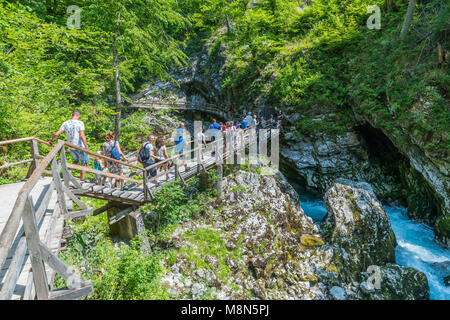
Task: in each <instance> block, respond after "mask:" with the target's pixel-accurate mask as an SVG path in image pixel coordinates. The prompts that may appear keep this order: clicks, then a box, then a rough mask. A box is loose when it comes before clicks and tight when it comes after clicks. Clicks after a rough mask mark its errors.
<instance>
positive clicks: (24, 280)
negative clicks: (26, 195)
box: [0, 178, 64, 300]
mask: <svg viewBox="0 0 450 320" xmlns="http://www.w3.org/2000/svg"><path fill="white" fill-rule="evenodd" d="M24 184H25V183H24V182H22V183H14V184H8V185H0V233H1V232H2V231H3V229H4V227H5V224H6V222H7V221H8V218H9V215H10V213H11V211H12V209H13V207H14V204H15V201H16V197H15V195H17V194H18V193H19V191H20V189H21V188H22V187H23V186H24ZM54 191H55V189H54V185H53V183H52V179H51V178H42V179H40V180H39V182H38V183H37V185H36V187H35V188H34V189H33V192H32V193H31V196H32V199H33V206H34V210H35V212H36V213H37V215H40V212H39V208H42V209H41V211H42V218H41V219H40V221H39V223H38V229H39V237H40V239H42V241H43V242H44V243H45V244H46V245H47V246H48V247H49V249H50V250H51V251H52V252H53V253H55V254H58V252H59V250H60V248H61V238H62V233H63V227H64V217H63V216H62V215H61V214H60V210H59V208H58V206H57V205H56V201H57V196H56V192H54ZM46 202H48V205H46V204H45V203H46ZM24 239H25V237H24V236H23V223H20V226H19V230H18V231H17V233H16V235H15V240H14V243H13V246H12V247H11V250H10V251H9V253H8V256H7V259H6V262H5V264H4V265H3V267H2V269H1V270H0V292H1V293H0V298H4V296H3V297H2V295H4V294H6V288H3V284H4V282H5V278H6V276H7V271H8V270H9V268H10V266H11V264H17V265H18V268H19V269H20V271H19V272H20V274H19V277H18V279H17V282H16V285H15V288H14V289H13V290H12V296H11V297H10V298H11V299H12V300H20V299H26V300H28V299H30V298H31V296H32V295H33V276H32V273H31V272H30V271H31V260H30V256H29V253H28V250H26V246H25V240H24ZM24 248H25V250H24ZM20 251H23V252H24V253H23V254H19V256H20V257H21V258H20V259H18V255H17V253H18V252H20ZM15 255H16V259H15V260H14V261H13V257H14V256H15ZM46 271H47V279H48V284H49V286H51V283H52V281H53V279H54V275H55V273H54V270H53V269H51V268H47V270H46Z"/></svg>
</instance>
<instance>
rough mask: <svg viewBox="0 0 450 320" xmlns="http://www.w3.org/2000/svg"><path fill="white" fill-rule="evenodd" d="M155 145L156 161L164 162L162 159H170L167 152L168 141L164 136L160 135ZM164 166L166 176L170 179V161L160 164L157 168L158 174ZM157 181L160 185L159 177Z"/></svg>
mask: <svg viewBox="0 0 450 320" xmlns="http://www.w3.org/2000/svg"><path fill="white" fill-rule="evenodd" d="M155 146H156V156H155V157H154V158H155V160H156V163H158V162H162V161H165V160H167V159H169V155H168V154H167V148H166V143H165V142H164V139H163V138H161V137H158V139H156V145H155ZM162 168H164V170H165V171H166V178H167V180H168V179H169V162H168V161H166V162H164V163H163V164H162V165H160V166H158V168H157V170H156V175H158V174H159V171H160V170H161V169H162ZM155 183H156V184H157V185H159V183H158V179H155Z"/></svg>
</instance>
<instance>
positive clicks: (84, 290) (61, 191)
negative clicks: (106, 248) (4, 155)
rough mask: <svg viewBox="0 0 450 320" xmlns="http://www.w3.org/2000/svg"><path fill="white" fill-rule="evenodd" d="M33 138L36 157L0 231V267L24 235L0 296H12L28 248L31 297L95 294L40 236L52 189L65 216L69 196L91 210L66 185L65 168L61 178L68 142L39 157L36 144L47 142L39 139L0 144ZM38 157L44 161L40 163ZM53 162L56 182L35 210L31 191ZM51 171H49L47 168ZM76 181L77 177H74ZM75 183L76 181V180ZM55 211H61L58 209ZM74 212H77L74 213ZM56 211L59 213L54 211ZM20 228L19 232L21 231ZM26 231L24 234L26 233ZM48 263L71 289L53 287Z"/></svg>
mask: <svg viewBox="0 0 450 320" xmlns="http://www.w3.org/2000/svg"><path fill="white" fill-rule="evenodd" d="M25 141H31V149H32V155H33V158H32V159H31V160H32V161H31V163H32V165H31V166H30V170H29V173H30V172H31V174H30V175H29V179H28V180H27V182H26V183H25V184H24V186H23V187H22V189H21V190H20V191H19V193H18V196H17V200H16V202H15V204H14V207H13V209H12V212H11V214H10V215H9V217H8V220H7V222H6V224H5V226H4V228H3V230H2V232H1V234H0V270H1V268H2V267H3V265H4V263H5V261H6V258H7V256H8V254H9V253H10V251H11V249H12V245H13V243H14V240H15V239H16V235H17V236H18V237H21V240H20V241H19V244H18V246H16V247H15V248H14V249H15V252H11V255H12V261H11V264H10V266H9V269H8V272H7V275H6V277H5V280H4V281H3V285H2V289H1V291H0V299H11V297H12V295H13V292H14V289H15V286H16V283H17V280H18V278H19V275H20V272H21V265H22V263H23V260H24V257H25V255H26V251H27V249H28V251H29V256H30V260H31V266H32V277H33V284H34V288H31V289H29V290H30V291H31V292H32V293H31V294H29V297H30V298H31V299H34V297H35V296H36V297H37V299H74V298H80V297H82V296H85V295H87V294H89V293H92V290H93V288H92V283H91V282H89V281H88V282H84V281H82V279H81V278H80V277H79V276H78V275H76V274H75V273H74V272H73V271H72V270H71V269H70V268H69V267H68V266H66V265H65V264H64V263H63V262H62V261H61V260H60V259H59V258H58V256H57V255H56V254H54V253H53V252H52V251H51V250H50V249H49V248H48V247H47V245H46V244H44V243H43V242H42V241H41V239H40V238H39V227H38V226H39V224H40V221H41V219H42V218H43V216H44V213H45V211H46V210H47V206H48V203H49V200H50V195H51V193H52V192H53V189H56V192H57V203H58V208H59V212H60V213H61V214H62V215H63V216H66V215H68V214H69V211H68V209H67V205H66V198H65V196H66V195H68V196H69V198H70V199H71V200H73V201H74V202H75V203H77V204H78V205H79V206H80V207H81V208H82V210H84V211H85V212H86V213H88V212H92V209H88V208H87V207H86V206H85V205H84V204H83V203H82V202H81V201H80V200H79V199H78V198H77V197H76V196H75V195H74V194H73V193H72V192H71V191H70V190H69V189H68V188H67V187H66V185H67V184H68V182H69V180H70V179H72V178H73V177H72V178H71V176H68V175H67V172H66V173H65V172H64V170H63V179H64V184H63V182H62V181H61V178H60V171H61V170H62V169H64V167H65V165H66V162H65V161H66V160H65V148H64V146H65V142H64V141H62V140H59V141H58V143H57V145H56V146H54V147H53V149H52V150H51V151H50V152H49V153H48V154H47V155H46V156H45V157H42V156H39V154H38V148H37V143H38V142H40V143H44V144H46V145H49V144H48V143H47V142H45V141H43V140H40V139H37V138H33V137H30V138H24V139H17V140H10V141H3V142H0V145H7V144H13V143H19V142H25ZM58 154H60V158H61V160H60V162H58V160H57V157H56V156H57V155H58ZM39 159H40V160H41V161H40V162H39ZM49 165H50V167H51V171H50V172H51V174H52V176H53V181H52V183H51V185H50V188H49V189H48V190H47V191H46V194H45V195H44V198H45V200H44V201H42V202H41V206H40V207H39V208H38V210H37V211H36V212H35V210H34V207H33V203H32V199H31V196H30V194H31V192H32V190H33V188H34V187H35V186H36V184H37V183H38V182H39V179H40V178H41V176H42V175H43V174H44V173H45V172H46V171H47V170H46V169H47V167H48V166H49ZM47 172H48V171H47ZM73 180H75V179H73ZM75 183H77V182H76V181H75ZM54 211H58V210H56V208H55V210H54ZM71 213H74V212H71ZM54 214H56V213H55V212H54ZM21 222H22V224H23V230H22V229H21V230H19V227H20V223H21ZM18 231H19V232H18ZM23 234H24V236H23ZM45 264H47V265H48V266H49V267H50V268H51V269H53V270H54V271H55V272H56V273H58V274H59V275H60V276H61V277H62V278H63V279H64V280H65V281H66V283H67V285H68V288H66V289H63V290H58V291H53V292H52V291H51V290H50V283H49V281H48V279H47V273H46V270H45Z"/></svg>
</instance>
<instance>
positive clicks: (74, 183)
mask: <svg viewBox="0 0 450 320" xmlns="http://www.w3.org/2000/svg"><path fill="white" fill-rule="evenodd" d="M277 135H278V130H263V131H260V135H259V140H261V139H263V141H264V143H265V144H266V145H265V146H262V145H261V146H262V147H263V148H264V150H267V141H268V140H270V139H271V138H272V143H273V140H274V139H273V137H274V136H277ZM236 141H239V143H235V142H236ZM24 142H29V143H30V146H31V155H32V158H31V159H27V160H23V161H20V162H18V163H17V162H16V163H10V164H6V165H5V166H6V167H9V166H14V165H19V164H24V163H31V165H30V168H29V171H28V174H27V179H28V180H27V181H26V182H22V183H17V184H10V185H5V186H0V300H1V299H36V298H37V299H77V298H81V297H83V296H86V295H88V294H90V293H92V291H93V287H92V283H91V282H89V281H86V282H85V281H83V280H82V279H81V278H80V277H79V276H78V275H76V274H75V273H74V272H73V271H72V270H71V269H70V268H69V267H68V266H67V265H65V264H64V262H62V261H61V260H60V259H59V258H58V256H57V255H58V252H59V250H60V247H61V237H62V233H63V227H64V221H65V220H67V219H72V218H76V217H80V216H86V215H89V214H92V213H93V212H94V211H93V209H92V208H88V207H87V206H86V205H85V204H84V203H83V202H82V201H80V199H79V197H80V196H85V197H92V198H99V199H104V200H108V204H109V203H110V202H112V203H114V202H116V203H120V204H123V205H125V207H126V209H124V210H122V211H120V212H119V213H118V214H116V215H114V216H113V217H111V218H110V224H113V223H116V222H118V221H120V220H121V219H123V218H124V217H126V216H127V215H130V216H135V217H138V216H139V214H137V213H136V212H132V211H134V210H135V208H138V207H139V206H141V205H143V204H144V203H147V202H150V201H153V200H154V193H155V191H157V190H158V189H159V188H161V187H162V186H163V185H165V184H167V183H169V182H172V181H178V182H180V183H182V184H183V185H186V181H187V180H188V179H191V178H193V177H195V176H197V175H199V174H201V173H206V172H207V171H208V169H210V168H212V167H220V166H222V165H223V164H224V163H228V164H232V163H234V161H229V160H234V159H238V162H237V163H241V162H243V161H244V159H245V151H246V149H249V152H250V156H251V157H252V156H254V157H256V155H257V154H256V153H257V152H256V151H257V149H258V147H259V144H258V139H257V136H256V132H255V130H253V129H251V130H248V131H245V132H244V131H240V132H239V133H238V134H237V136H233V137H232V139H223V138H222V137H221V135H219V137H218V138H217V139H216V141H214V142H210V143H209V144H208V145H206V146H203V145H202V146H196V147H194V148H193V149H192V150H189V148H187V150H186V151H185V152H184V153H183V154H175V155H174V156H172V157H171V158H169V159H166V160H164V161H162V162H159V163H157V164H154V165H152V166H149V167H147V168H145V169H144V168H142V166H141V165H138V164H137V163H131V162H123V161H120V160H115V159H112V158H109V157H106V156H104V155H99V154H97V153H96V152H93V151H90V150H86V149H81V148H79V147H77V146H75V145H72V144H70V143H67V142H64V141H62V140H59V141H58V144H57V145H56V146H52V147H53V149H52V150H51V151H50V152H49V153H48V154H47V155H46V156H41V155H40V154H39V151H38V150H39V149H38V143H40V144H46V145H48V143H47V142H45V141H43V140H40V139H37V138H34V137H30V138H23V139H17V140H10V141H2V142H0V146H2V145H7V144H13V143H24ZM260 142H261V141H259V143H260ZM272 146H273V144H272ZM66 148H71V149H78V150H81V151H83V152H85V153H88V154H89V155H91V156H95V157H100V158H103V159H104V160H106V161H112V162H115V163H119V164H121V165H123V166H124V167H126V168H127V174H124V175H123V176H118V175H115V174H112V173H109V172H106V170H105V171H97V170H95V169H92V168H88V167H81V166H78V165H74V164H70V163H68V162H67V160H66ZM225 150H226V152H225ZM165 163H167V164H169V170H168V172H167V173H168V177H166V174H167V173H166V172H165V171H161V172H160V173H159V174H158V175H157V176H156V177H151V176H150V175H148V172H149V170H151V169H153V168H156V167H160V166H161V165H163V164H165ZM186 166H187V167H186ZM49 169H50V170H49ZM73 170H84V171H87V172H90V173H96V174H100V175H102V176H106V177H107V178H109V179H114V180H123V181H125V183H126V186H127V189H119V188H111V187H107V186H99V185H96V184H95V183H89V182H81V181H79V180H77V179H76V178H75V177H74V176H73V175H72V171H73ZM44 175H50V176H51V177H49V178H44ZM156 179H158V182H156ZM74 204H76V205H77V207H78V208H79V209H78V210H73V208H74ZM105 210H107V209H105ZM103 211H104V210H103ZM139 224H140V225H142V223H139ZM138 227H139V228H140V229H142V226H138ZM56 273H58V274H59V275H60V276H61V277H62V278H63V279H64V280H65V281H66V283H67V285H68V286H67V288H64V289H61V290H52V283H53V279H54V276H55V274H56Z"/></svg>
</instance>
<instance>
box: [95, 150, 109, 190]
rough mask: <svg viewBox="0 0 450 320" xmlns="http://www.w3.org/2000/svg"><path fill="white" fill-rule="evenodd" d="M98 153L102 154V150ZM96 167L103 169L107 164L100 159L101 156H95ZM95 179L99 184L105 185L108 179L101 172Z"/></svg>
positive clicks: (96, 168) (99, 169)
mask: <svg viewBox="0 0 450 320" xmlns="http://www.w3.org/2000/svg"><path fill="white" fill-rule="evenodd" d="M98 154H100V155H101V154H102V152H101V151H99V152H98ZM94 169H95V170H98V171H103V170H104V169H105V166H104V164H103V161H102V159H100V157H97V156H96V157H95V160H94ZM95 181H96V182H97V185H99V186H104V185H105V181H106V176H102V175H101V174H99V173H96V174H95Z"/></svg>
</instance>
